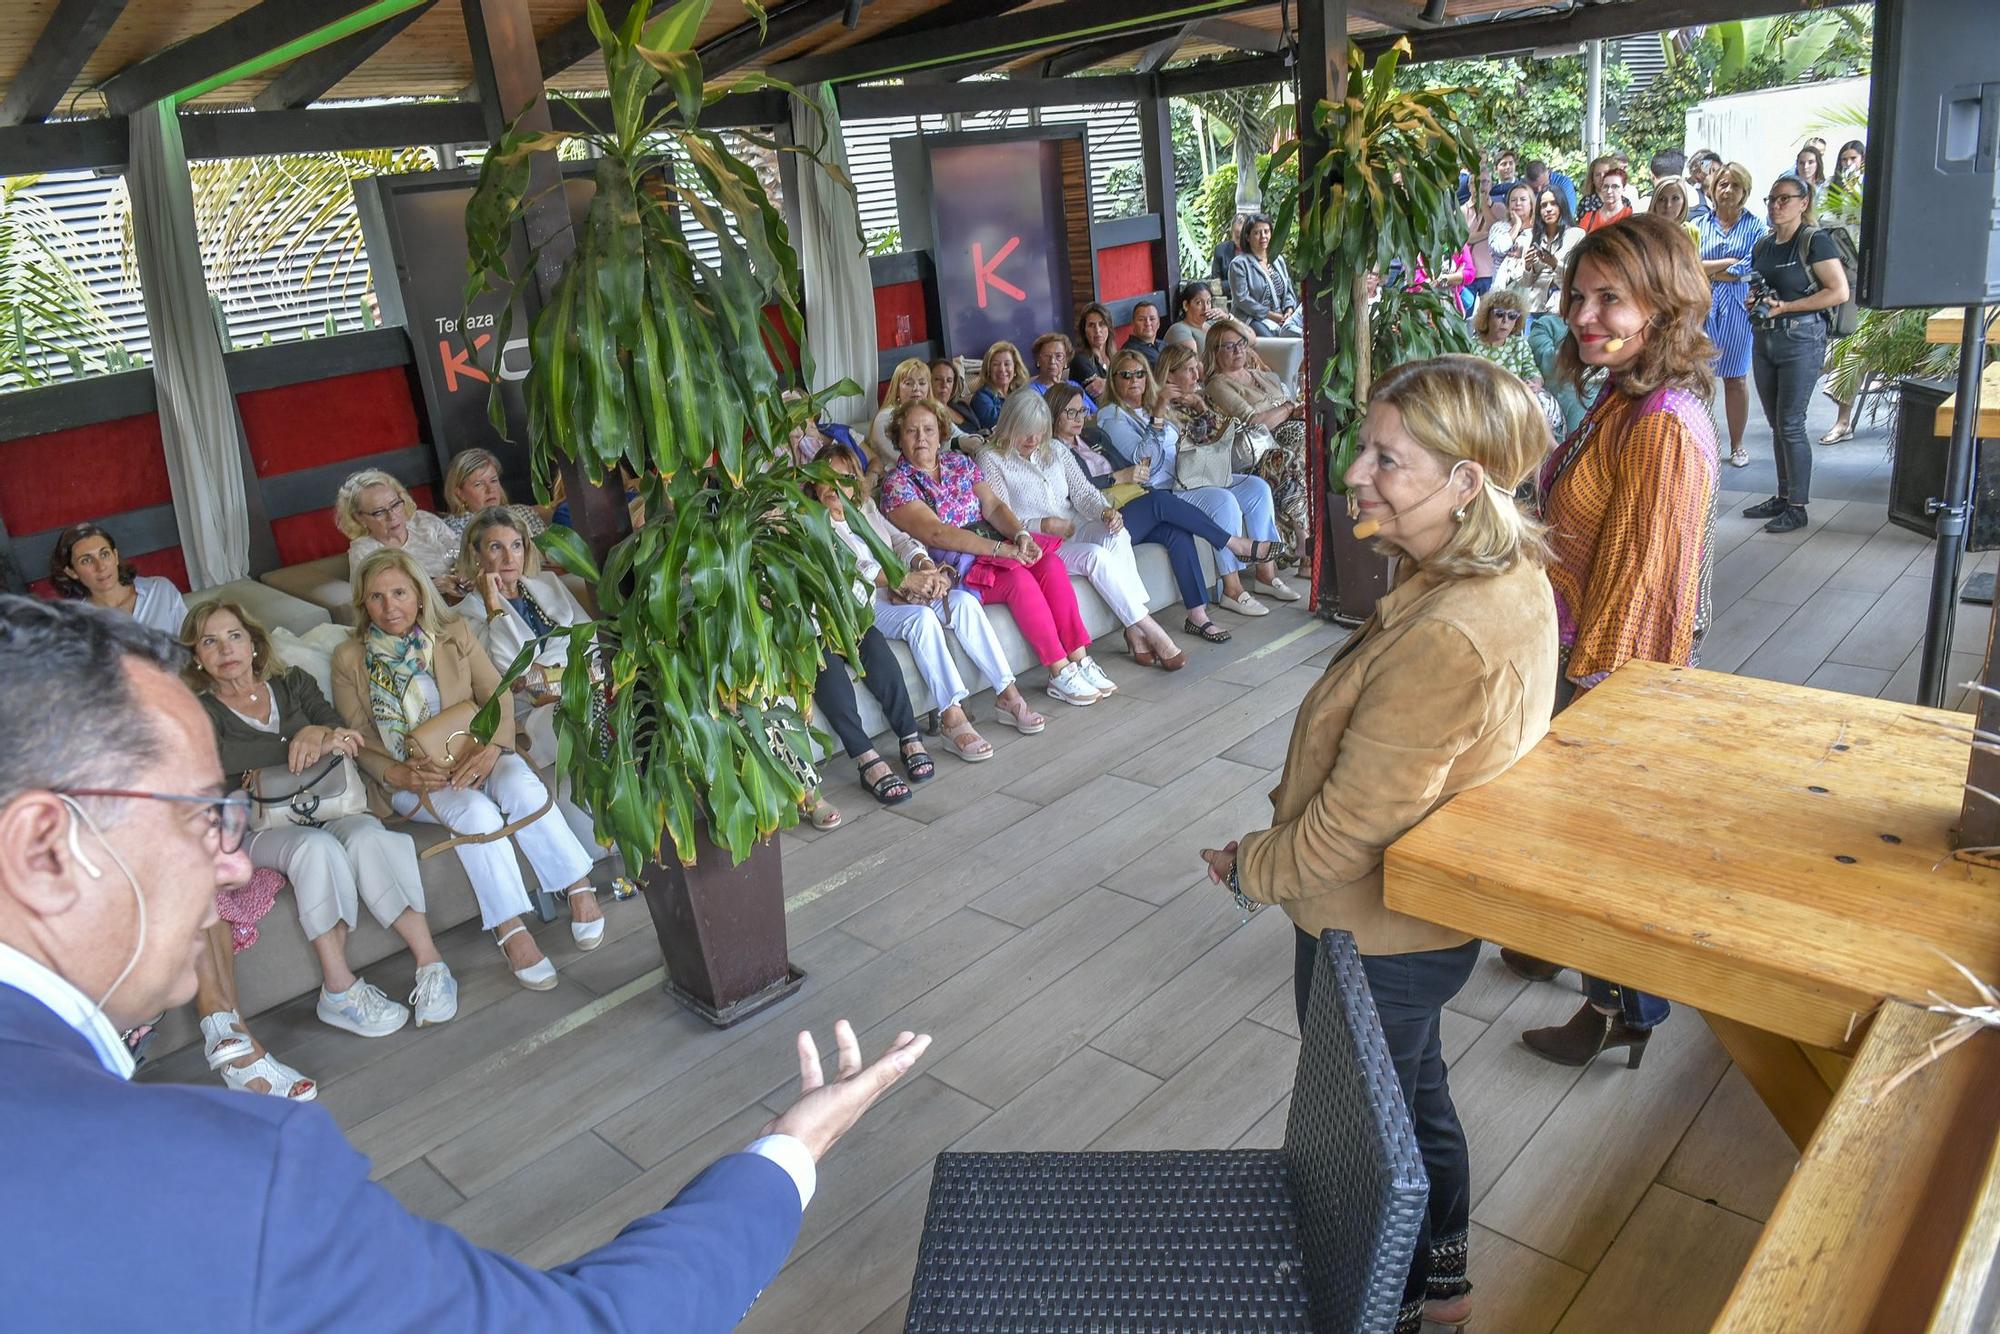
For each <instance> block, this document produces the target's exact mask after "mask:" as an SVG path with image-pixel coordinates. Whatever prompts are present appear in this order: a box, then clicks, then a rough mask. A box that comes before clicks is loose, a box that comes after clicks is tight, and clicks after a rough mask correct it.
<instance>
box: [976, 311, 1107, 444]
mask: <svg viewBox="0 0 2000 1334" xmlns="http://www.w3.org/2000/svg"><path fill="white" fill-rule="evenodd" d="M1070 351H1071V348H1070V345H1069V338H1068V337H1067V336H1066V335H1064V334H1059V333H1045V334H1043V335H1042V336H1041V337H1040V338H1037V339H1036V340H1035V345H1034V347H1033V348H1032V349H1031V350H1030V351H1029V353H1028V355H1029V356H1031V357H1033V358H1034V359H1035V378H1034V379H1032V380H1030V381H1028V383H1029V385H1030V386H1032V387H1033V389H1034V391H1035V392H1036V393H1038V394H1046V393H1048V392H1049V390H1051V389H1053V388H1054V387H1055V386H1057V385H1059V384H1076V381H1074V380H1071V379H1068V378H1066V377H1067V376H1068V375H1069V360H1070ZM1082 387H1083V386H1082V385H1077V388H1079V389H1081V388H1082ZM1083 401H1084V406H1085V408H1086V409H1087V410H1089V411H1091V412H1096V411H1097V400H1096V399H1094V398H1092V397H1091V396H1090V395H1089V394H1085V395H1084V396H1083ZM994 420H995V421H996V422H997V421H998V420H999V418H997V417H996V418H994Z"/></svg>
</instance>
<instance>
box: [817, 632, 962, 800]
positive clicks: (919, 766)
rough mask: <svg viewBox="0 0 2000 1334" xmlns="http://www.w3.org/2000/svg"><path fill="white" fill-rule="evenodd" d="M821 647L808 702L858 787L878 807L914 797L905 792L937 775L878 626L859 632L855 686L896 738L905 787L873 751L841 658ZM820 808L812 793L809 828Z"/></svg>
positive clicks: (900, 672) (831, 650) (893, 771)
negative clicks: (845, 758) (857, 779)
mask: <svg viewBox="0 0 2000 1334" xmlns="http://www.w3.org/2000/svg"><path fill="white" fill-rule="evenodd" d="M822 647H823V648H824V655H823V656H822V657H821V659H820V666H819V677H818V679H816V680H815V681H814V682H813V703H814V704H816V705H818V706H819V711H820V712H821V713H822V714H824V715H825V717H826V720H827V723H828V724H829V725H830V726H831V727H832V728H833V734H834V735H835V736H837V737H839V738H840V746H841V749H842V750H845V751H846V752H847V755H848V758H849V759H851V760H853V761H854V767H855V769H856V771H857V772H858V773H859V774H860V775H861V785H862V786H863V787H865V788H867V789H868V791H869V792H870V793H871V794H873V795H874V798H875V800H876V801H878V802H880V803H882V804H883V805H884V806H900V805H902V804H903V803H904V802H906V801H908V800H909V799H910V798H911V796H912V795H914V794H913V793H912V792H911V791H910V788H911V785H912V784H916V783H928V782H929V781H930V780H931V779H932V778H933V777H935V776H936V774H937V764H936V762H935V761H933V760H932V759H931V757H930V754H929V752H927V751H926V750H925V749H924V734H923V732H922V730H921V729H919V728H918V726H917V714H916V710H914V709H913V708H911V707H910V692H909V689H908V688H907V687H906V686H904V684H903V669H902V667H901V666H900V665H899V664H898V663H897V662H896V655H895V654H893V653H891V652H890V651H889V641H888V640H887V639H885V638H883V637H882V631H881V630H880V629H879V628H878V627H876V626H872V625H871V626H869V627H868V628H867V629H866V630H865V631H863V632H862V635H861V643H860V650H861V670H862V677H861V683H862V684H863V685H864V686H866V687H867V688H868V693H869V694H871V695H873V696H874V697H875V702H876V703H877V704H879V705H881V706H882V716H883V717H884V718H886V719H887V720H888V722H889V726H890V728H891V729H892V730H893V731H894V732H895V734H896V744H897V747H898V748H899V749H900V750H901V752H902V757H903V772H904V773H906V774H908V775H909V776H910V781H909V782H908V783H906V782H904V781H903V780H902V779H900V778H898V777H897V776H896V771H895V769H894V768H893V767H891V765H890V764H889V761H887V760H885V759H883V758H882V755H881V752H880V751H878V750H876V749H875V743H874V742H873V741H872V740H870V739H869V736H868V729H867V728H866V727H864V726H863V725H862V723H861V711H860V709H859V708H857V707H856V704H855V698H854V682H853V680H852V679H851V678H850V677H849V676H848V671H847V668H848V663H847V660H846V659H845V658H843V657H842V656H841V655H840V654H838V653H835V652H834V651H833V649H832V648H830V647H825V646H822ZM825 809H826V801H825V798H824V797H819V796H817V794H815V806H814V808H813V812H812V817H813V822H814V823H815V824H818V823H819V821H820V819H821V818H822V814H823V812H824V810H825ZM836 818H837V817H836Z"/></svg>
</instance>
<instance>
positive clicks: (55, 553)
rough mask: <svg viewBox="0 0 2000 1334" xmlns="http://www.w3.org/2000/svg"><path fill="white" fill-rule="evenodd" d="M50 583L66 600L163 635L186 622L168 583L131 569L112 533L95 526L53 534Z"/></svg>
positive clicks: (178, 593)
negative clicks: (113, 613)
mask: <svg viewBox="0 0 2000 1334" xmlns="http://www.w3.org/2000/svg"><path fill="white" fill-rule="evenodd" d="M49 582H50V583H52V584H54V585H55V586H56V592H58V593H60V594H62V595H63V596H64V597H66V598H75V599H77V600H79V601H84V602H88V603H90V604H91V605H92V606H93V607H102V608H104V609H105V610H107V611H117V612H123V613H125V615H127V616H130V617H131V618H132V619H133V620H135V621H137V622H139V624H141V625H144V626H148V627H150V628H151V629H154V630H158V631H160V632H161V633H162V634H168V635H177V634H179V633H180V632H181V622H182V621H184V620H186V619H187V600H186V599H185V598H183V597H182V596H181V590H180V589H178V588H176V587H174V583H173V580H171V579H162V578H160V577H159V576H158V575H152V574H140V573H139V572H138V571H137V570H135V569H133V568H132V566H131V564H130V563H128V562H127V561H126V560H125V559H124V558H123V557H121V556H120V555H119V554H118V544H117V543H116V542H114V541H112V540H111V534H109V533H107V532H105V531H104V529H103V528H102V527H100V526H99V525H97V524H94V523H73V524H71V525H70V526H69V527H67V528H65V529H63V530H62V532H61V533H59V534H57V536H56V544H55V546H53V547H52V548H50V549H49Z"/></svg>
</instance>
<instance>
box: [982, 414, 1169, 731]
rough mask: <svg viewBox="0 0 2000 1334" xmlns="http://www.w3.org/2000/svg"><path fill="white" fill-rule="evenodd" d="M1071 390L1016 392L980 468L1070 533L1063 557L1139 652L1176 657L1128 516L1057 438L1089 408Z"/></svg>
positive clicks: (1049, 526) (1017, 510)
mask: <svg viewBox="0 0 2000 1334" xmlns="http://www.w3.org/2000/svg"><path fill="white" fill-rule="evenodd" d="M1066 389H1071V387H1070V386H1067V385H1056V386H1055V387H1054V388H1052V389H1050V390H1049V392H1048V395H1047V396H1046V397H1044V398H1037V399H1034V400H1030V399H1027V398H1021V399H1018V400H1017V399H1014V398H1009V399H1008V400H1007V405H1006V407H1004V408H1002V409H1001V412H1000V420H999V422H998V423H997V424H996V425H995V426H994V428H993V434H992V435H991V436H989V437H988V438H987V447H986V448H985V449H983V450H981V451H980V452H979V470H980V472H981V473H983V474H984V475H985V477H986V484H987V486H989V487H991V488H992V489H993V494H994V495H996V496H998V497H1000V498H1001V499H1002V500H1003V501H1005V502H1006V503H1007V506H1008V508H1010V509H1012V510H1013V511H1014V517H1015V518H1017V519H1019V520H1020V521H1021V522H1022V523H1024V524H1026V525H1028V527H1029V528H1031V529H1033V530H1034V531H1035V532H1038V533H1047V534H1049V535H1050V536H1052V537H1059V538H1062V539H1063V547H1062V551H1063V559H1064V560H1065V561H1067V562H1068V564H1069V567H1070V568H1071V569H1072V570H1075V571H1076V572H1077V573H1078V574H1080V575H1082V576H1083V577H1084V578H1086V579H1088V580H1089V581H1090V586H1091V587H1092V588H1094V589H1096V590H1097V592H1098V596H1100V597H1102V598H1103V599H1104V601H1105V604H1106V605H1108V606H1109V607H1110V608H1111V614H1112V615H1114V616H1116V617H1117V618H1118V623H1119V624H1120V625H1122V626H1124V627H1125V642H1126V643H1127V644H1128V645H1129V646H1130V647H1131V648H1132V650H1133V651H1134V652H1135V653H1141V652H1143V653H1152V654H1157V655H1158V656H1160V657H1162V658H1171V657H1173V656H1174V655H1176V654H1178V653H1179V652H1180V651H1181V650H1180V646H1179V645H1178V644H1176V643H1174V641H1173V638H1172V636H1170V635H1169V634H1168V633H1167V631H1166V628H1165V627H1164V626H1162V625H1161V624H1160V623H1159V622H1158V621H1156V620H1154V619H1153V617H1152V615H1151V614H1150V613H1149V612H1148V610H1147V607H1146V602H1147V593H1146V582H1145V580H1143V579H1141V578H1140V577H1139V565H1138V561H1137V560H1136V559H1135V558H1134V556H1133V554H1132V535H1131V534H1130V533H1128V532H1126V531H1125V521H1124V518H1123V517H1122V516H1121V515H1120V514H1119V513H1118V511H1117V510H1116V509H1114V508H1113V507H1112V506H1111V505H1110V504H1108V503H1107V502H1106V501H1105V498H1104V493H1103V492H1102V491H1100V490H1099V489H1098V488H1097V487H1096V486H1095V485H1094V484H1093V483H1092V482H1091V480H1090V478H1089V477H1087V476H1086V475H1085V474H1084V471H1083V468H1082V466H1081V465H1079V464H1078V463H1077V461H1076V457H1075V456H1074V455H1072V454H1071V453H1070V451H1069V450H1067V449H1065V448H1064V447H1063V446H1062V445H1061V444H1059V443H1058V442H1057V441H1056V438H1055V432H1054V430H1053V429H1052V423H1054V422H1055V421H1056V419H1057V416H1058V414H1068V416H1069V418H1071V419H1072V420H1071V422H1070V424H1072V425H1075V426H1079V427H1080V426H1081V425H1082V417H1083V414H1084V411H1085V409H1084V402H1085V400H1084V397H1083V395H1082V393H1081V392H1077V391H1074V390H1072V391H1071V392H1068V393H1064V392H1061V391H1063V390H1066ZM1084 662H1085V664H1086V670H1092V668H1094V664H1092V663H1091V662H1090V659H1088V658H1086V659H1084ZM1099 674H1100V675H1101V673H1099ZM1099 688H1100V689H1102V688H1103V687H1101V686H1100V687H1099ZM1115 688H1116V687H1115V686H1114V687H1113V689H1115ZM1107 693H1108V692H1107Z"/></svg>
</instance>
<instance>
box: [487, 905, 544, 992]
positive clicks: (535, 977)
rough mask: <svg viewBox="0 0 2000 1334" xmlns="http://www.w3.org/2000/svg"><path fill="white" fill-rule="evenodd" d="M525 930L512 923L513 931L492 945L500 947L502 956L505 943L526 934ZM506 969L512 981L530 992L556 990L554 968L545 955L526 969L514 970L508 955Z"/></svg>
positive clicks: (505, 949)
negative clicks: (511, 973) (510, 972)
mask: <svg viewBox="0 0 2000 1334" xmlns="http://www.w3.org/2000/svg"><path fill="white" fill-rule="evenodd" d="M527 930H528V928H527V927H525V926H522V925H521V924H520V923H519V922H516V923H514V929H513V930H511V931H509V932H508V933H507V934H506V935H504V936H502V937H500V939H499V940H497V941H495V942H494V943H495V944H497V945H499V946H500V952H501V953H502V954H506V953H507V942H508V941H510V940H512V939H513V938H514V937H516V936H519V935H524V934H526V932H527ZM507 967H508V968H509V969H511V970H512V971H513V974H514V980H515V981H516V982H519V983H520V984H521V985H522V986H524V987H526V988H527V989H528V990H530V991H554V990H555V989H556V982H557V980H558V979H557V977H556V966H555V965H554V964H552V963H550V962H549V960H548V958H547V956H546V955H545V956H543V957H542V958H540V959H537V960H536V961H535V962H534V963H531V964H529V965H528V966H527V967H526V968H515V967H514V960H513V957H512V956H511V955H509V956H508V959H507Z"/></svg>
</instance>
